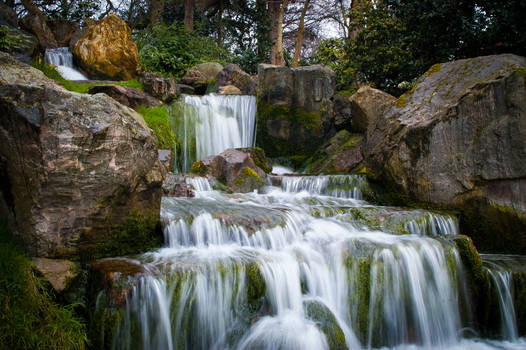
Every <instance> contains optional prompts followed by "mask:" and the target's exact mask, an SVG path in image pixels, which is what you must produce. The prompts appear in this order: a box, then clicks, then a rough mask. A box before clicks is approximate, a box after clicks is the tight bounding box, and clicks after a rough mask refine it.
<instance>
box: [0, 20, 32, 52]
mask: <svg viewBox="0 0 526 350" xmlns="http://www.w3.org/2000/svg"><path fill="white" fill-rule="evenodd" d="M30 40H31V37H30V36H28V35H25V34H14V33H13V32H12V31H11V30H10V29H9V27H8V26H5V25H2V26H0V51H5V52H13V51H20V50H24V49H26V48H27V45H28V44H29V42H30Z"/></svg>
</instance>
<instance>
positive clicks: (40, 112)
mask: <svg viewBox="0 0 526 350" xmlns="http://www.w3.org/2000/svg"><path fill="white" fill-rule="evenodd" d="M0 68H1V69H0V115H2V118H0V134H1V135H2V142H1V143H0V184H1V185H0V212H1V215H2V216H3V217H6V218H7V221H8V224H9V225H10V226H11V228H12V229H13V232H14V233H15V234H16V235H18V236H19V237H20V238H21V240H22V241H23V243H24V244H25V247H26V250H27V251H28V252H29V253H30V254H32V255H33V256H38V257H74V258H78V255H79V254H80V255H82V256H86V257H89V256H100V255H104V254H111V253H112V252H111V251H109V250H108V249H107V248H108V247H110V246H112V245H119V244H124V243H130V242H131V243H133V242H137V241H138V240H141V239H143V238H144V239H146V238H148V237H150V235H152V236H153V235H154V231H153V227H151V225H150V226H148V227H147V225H144V226H141V225H142V224H143V223H146V222H148V223H152V225H153V226H155V224H156V222H158V220H159V209H160V200H161V195H162V190H161V185H162V180H163V176H164V169H163V168H162V165H161V164H160V163H159V161H158V160H157V146H156V142H155V136H154V135H153V133H152V131H151V130H150V129H149V128H148V127H147V126H146V123H145V122H144V120H143V118H142V117H141V116H140V115H139V114H138V113H136V112H134V111H133V110H131V109H129V108H128V107H125V106H123V105H121V104H119V103H117V102H115V101H114V100H113V99H111V98H110V97H108V96H106V95H104V94H96V95H88V94H78V93H74V92H69V91H66V90H63V89H58V88H56V85H54V84H53V83H52V82H51V81H50V80H49V79H47V78H46V77H44V76H43V74H42V73H41V72H40V71H37V70H35V69H33V68H32V67H30V66H27V65H24V64H22V63H19V62H17V61H15V60H14V59H12V58H11V57H9V56H8V55H6V54H3V53H0ZM132 216H133V218H134V220H131V219H130V217H132ZM143 218H144V220H142V219H143ZM146 218H147V219H148V220H149V221H147V220H146ZM128 224H130V225H129V226H126V225H128ZM132 226H133V227H132ZM141 228H142V229H141ZM148 228H149V229H148ZM131 229H136V231H139V232H136V231H133V230H131ZM123 240H125V241H123ZM123 242H124V243H123ZM131 243H130V244H131ZM139 248H140V247H139Z"/></svg>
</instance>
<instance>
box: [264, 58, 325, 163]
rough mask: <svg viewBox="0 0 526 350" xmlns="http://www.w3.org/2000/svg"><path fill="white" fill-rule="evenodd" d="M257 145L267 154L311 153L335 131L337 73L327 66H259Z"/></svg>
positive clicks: (275, 155)
mask: <svg viewBox="0 0 526 350" xmlns="http://www.w3.org/2000/svg"><path fill="white" fill-rule="evenodd" d="M258 77H259V82H258V108H257V119H258V122H257V125H258V130H257V138H256V140H258V141H257V142H258V144H259V145H260V146H261V147H262V148H263V149H265V151H266V152H267V154H268V156H270V157H278V156H292V155H294V156H304V157H306V156H307V155H309V154H312V153H313V152H314V151H315V150H316V149H317V148H318V147H319V146H321V145H322V144H323V143H324V142H325V141H326V140H327V139H328V137H330V136H332V134H333V133H334V126H333V124H334V123H333V120H334V114H333V102H332V98H333V95H334V87H335V75H334V72H333V71H332V70H331V69H330V68H328V67H325V66H322V65H315V66H310V67H299V68H288V67H281V66H272V65H268V64H260V65H259V69H258Z"/></svg>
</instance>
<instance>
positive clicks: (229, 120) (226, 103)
mask: <svg viewBox="0 0 526 350" xmlns="http://www.w3.org/2000/svg"><path fill="white" fill-rule="evenodd" d="M182 99H183V104H182V106H180V107H179V108H178V109H177V112H176V113H178V114H181V109H182V115H183V122H182V123H179V124H178V125H177V126H176V138H177V140H178V143H179V148H180V149H179V150H176V153H178V154H179V158H180V159H178V160H177V163H178V164H180V165H179V166H180V168H179V169H177V170H178V171H181V172H188V171H189V170H190V168H191V166H192V164H193V162H195V161H196V160H199V159H203V158H205V157H207V156H210V155H216V154H219V153H221V152H223V151H225V150H227V149H229V148H240V147H251V146H254V142H255V135H254V129H255V120H256V119H255V115H256V98H255V97H254V96H236V95H215V94H210V95H205V96H193V95H185V96H183V98H182Z"/></svg>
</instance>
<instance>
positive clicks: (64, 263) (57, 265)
mask: <svg viewBox="0 0 526 350" xmlns="http://www.w3.org/2000/svg"><path fill="white" fill-rule="evenodd" d="M33 264H35V266H36V268H37V270H38V271H40V273H42V275H44V277H45V278H46V280H48V281H49V283H51V285H52V286H53V289H54V290H55V291H57V292H61V291H63V290H64V289H65V288H66V284H67V281H68V280H69V279H70V278H73V277H75V264H74V263H72V262H71V261H69V260H62V259H46V258H33Z"/></svg>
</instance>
